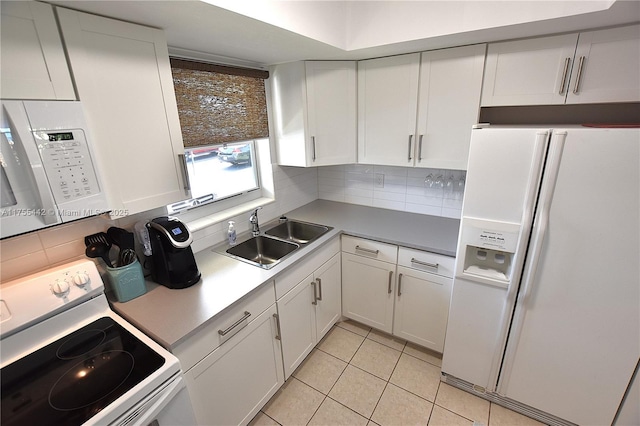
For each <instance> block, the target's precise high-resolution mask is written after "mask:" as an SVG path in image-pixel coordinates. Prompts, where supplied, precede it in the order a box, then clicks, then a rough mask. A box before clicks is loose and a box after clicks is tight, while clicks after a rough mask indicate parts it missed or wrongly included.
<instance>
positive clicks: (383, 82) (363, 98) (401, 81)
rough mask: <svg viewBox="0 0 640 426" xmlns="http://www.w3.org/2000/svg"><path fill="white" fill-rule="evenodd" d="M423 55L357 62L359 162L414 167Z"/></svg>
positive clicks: (415, 54) (416, 54)
mask: <svg viewBox="0 0 640 426" xmlns="http://www.w3.org/2000/svg"><path fill="white" fill-rule="evenodd" d="M419 78H420V54H419V53H413V54H410V55H401V56H391V57H387V58H379V59H368V60H366V61H360V62H358V162H359V163H364V164H386V165H390V166H411V165H413V143H414V140H413V139H414V137H415V131H416V107H417V105H418V81H419Z"/></svg>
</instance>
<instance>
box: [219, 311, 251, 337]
mask: <svg viewBox="0 0 640 426" xmlns="http://www.w3.org/2000/svg"><path fill="white" fill-rule="evenodd" d="M250 316H251V312H249V311H244V315H243V316H242V318H240V319H239V320H238V321H236V322H234V323H233V324H231V325H230V326H229V327H227V329H226V330H224V331H223V330H218V334H219V335H221V336H226V335H227V334H229V332H230V331H231V330H233V329H234V328H236V327H237V326H239V325H240V324H242V323H243V322H244V320H246V319H247V318H249V317H250Z"/></svg>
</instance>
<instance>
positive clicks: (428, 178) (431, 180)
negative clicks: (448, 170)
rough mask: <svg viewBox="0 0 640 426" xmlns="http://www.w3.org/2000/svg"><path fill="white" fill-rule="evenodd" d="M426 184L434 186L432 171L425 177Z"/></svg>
mask: <svg viewBox="0 0 640 426" xmlns="http://www.w3.org/2000/svg"><path fill="white" fill-rule="evenodd" d="M424 184H425V185H426V186H427V187H429V188H432V187H433V174H432V173H429V174H428V175H427V177H426V178H424Z"/></svg>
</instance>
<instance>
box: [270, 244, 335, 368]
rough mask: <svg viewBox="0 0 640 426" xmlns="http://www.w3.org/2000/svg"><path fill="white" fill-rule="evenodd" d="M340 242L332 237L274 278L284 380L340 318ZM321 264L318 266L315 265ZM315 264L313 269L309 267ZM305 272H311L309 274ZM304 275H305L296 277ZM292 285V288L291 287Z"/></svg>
mask: <svg viewBox="0 0 640 426" xmlns="http://www.w3.org/2000/svg"><path fill="white" fill-rule="evenodd" d="M339 248H340V241H339V239H337V238H336V239H335V241H333V242H332V243H330V244H329V245H328V246H327V247H325V248H323V249H321V250H320V251H319V252H318V253H316V254H312V255H311V256H312V258H310V259H308V260H305V261H303V263H302V264H301V265H299V266H297V267H296V268H295V269H294V270H292V271H289V272H287V273H286V274H285V275H284V276H283V277H282V278H279V279H277V280H276V291H277V292H278V293H280V294H284V295H283V296H282V297H279V298H278V315H279V321H280V330H281V333H282V336H281V339H282V340H281V341H282V358H283V360H284V373H285V379H287V378H289V376H290V375H291V374H292V373H293V372H294V371H295V369H296V368H297V367H298V365H300V363H301V362H302V361H303V360H304V359H305V357H306V356H307V355H308V354H309V353H310V352H311V350H312V349H313V347H314V346H315V345H316V343H318V342H319V341H320V339H322V337H324V335H325V334H326V333H327V332H328V331H329V330H330V329H331V327H332V326H333V325H334V324H335V323H336V322H337V321H338V320H339V319H340V313H341V275H340V271H341V268H340V253H339ZM317 265H321V266H319V267H318V266H317ZM315 267H317V269H315V270H314V269H313V268H315ZM309 272H311V273H310V274H309ZM304 274H309V275H307V276H306V277H305V278H303V279H300V277H301V276H304ZM292 285H293V286H294V287H293V288H292V289H290V290H289V288H291V286H292Z"/></svg>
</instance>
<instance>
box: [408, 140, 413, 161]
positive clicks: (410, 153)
mask: <svg viewBox="0 0 640 426" xmlns="http://www.w3.org/2000/svg"><path fill="white" fill-rule="evenodd" d="M412 141H413V135H409V155H408V157H409V161H411V142H412Z"/></svg>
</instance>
